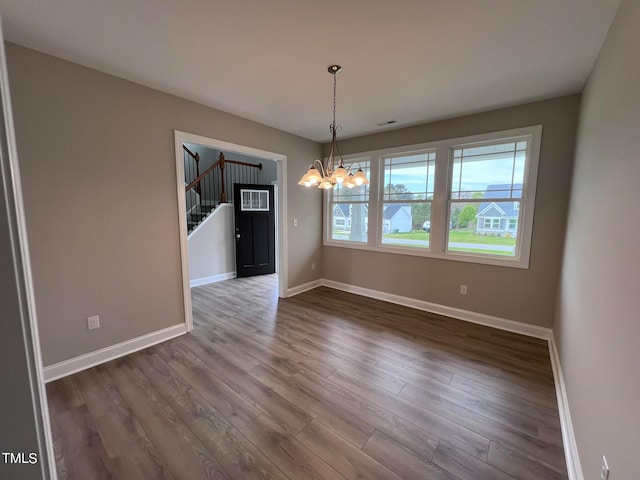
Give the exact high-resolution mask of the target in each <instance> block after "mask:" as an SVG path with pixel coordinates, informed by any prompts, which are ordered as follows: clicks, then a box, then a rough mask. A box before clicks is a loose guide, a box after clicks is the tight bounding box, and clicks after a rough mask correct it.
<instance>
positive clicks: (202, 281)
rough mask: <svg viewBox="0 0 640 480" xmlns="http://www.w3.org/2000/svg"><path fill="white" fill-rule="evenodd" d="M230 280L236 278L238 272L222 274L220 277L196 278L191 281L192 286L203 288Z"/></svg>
mask: <svg viewBox="0 0 640 480" xmlns="http://www.w3.org/2000/svg"><path fill="white" fill-rule="evenodd" d="M230 278H236V272H227V273H220V274H218V275H211V276H210V277H202V278H196V279H195V280H191V282H190V286H191V288H193V287H201V286H202V285H209V284H210V283H216V282H221V281H223V280H229V279H230Z"/></svg>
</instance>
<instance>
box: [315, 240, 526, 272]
mask: <svg viewBox="0 0 640 480" xmlns="http://www.w3.org/2000/svg"><path fill="white" fill-rule="evenodd" d="M323 246H325V247H336V248H349V249H353V250H366V251H369V252H379V253H392V254H395V255H408V256H413V257H425V258H436V259H439V260H450V261H455V262H466V263H479V264H483V265H493V266H498V267H508V268H519V269H523V270H528V269H529V261H528V259H523V258H518V257H510V258H500V257H496V256H488V255H482V254H473V253H464V252H432V251H431V250H427V249H424V250H417V249H413V248H403V247H391V246H389V245H384V246H374V245H368V244H366V243H348V242H340V241H335V240H325V241H324V242H323Z"/></svg>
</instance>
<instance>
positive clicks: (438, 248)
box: [429, 145, 449, 252]
mask: <svg viewBox="0 0 640 480" xmlns="http://www.w3.org/2000/svg"><path fill="white" fill-rule="evenodd" d="M448 164H449V148H448V146H446V145H439V146H438V148H437V149H436V163H435V166H436V168H435V170H436V171H435V176H434V182H433V190H434V193H433V200H432V201H431V232H430V234H429V246H430V247H431V251H432V252H443V251H444V245H445V237H446V222H447V198H448V195H449V194H448V188H449V186H448V178H449V165H448Z"/></svg>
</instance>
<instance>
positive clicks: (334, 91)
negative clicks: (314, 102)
mask: <svg viewBox="0 0 640 480" xmlns="http://www.w3.org/2000/svg"><path fill="white" fill-rule="evenodd" d="M336 75H337V74H336V73H334V74H333V123H332V125H331V129H332V131H334V132H335V130H336Z"/></svg>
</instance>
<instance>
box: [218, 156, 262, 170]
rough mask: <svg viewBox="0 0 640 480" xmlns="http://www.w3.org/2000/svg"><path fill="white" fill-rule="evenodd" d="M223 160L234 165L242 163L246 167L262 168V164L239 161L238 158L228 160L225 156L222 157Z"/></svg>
mask: <svg viewBox="0 0 640 480" xmlns="http://www.w3.org/2000/svg"><path fill="white" fill-rule="evenodd" d="M224 161H225V162H226V163H233V164H235V165H244V166H246V167H256V168H257V169H258V170H262V164H261V163H259V164H257V165H256V164H255V163H247V162H239V161H238V160H229V159H227V158H225V159H224Z"/></svg>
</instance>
